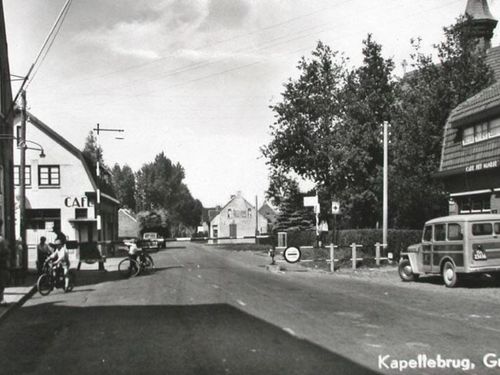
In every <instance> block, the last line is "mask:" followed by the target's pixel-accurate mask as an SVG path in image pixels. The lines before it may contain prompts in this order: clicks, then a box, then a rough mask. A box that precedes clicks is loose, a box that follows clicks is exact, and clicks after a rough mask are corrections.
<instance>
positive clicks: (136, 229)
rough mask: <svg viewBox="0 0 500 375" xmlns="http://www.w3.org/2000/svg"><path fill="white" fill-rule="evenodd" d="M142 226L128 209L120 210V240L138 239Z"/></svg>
mask: <svg viewBox="0 0 500 375" xmlns="http://www.w3.org/2000/svg"><path fill="white" fill-rule="evenodd" d="M140 231H141V228H140V225H139V222H138V221H137V219H136V218H135V216H134V213H133V212H132V211H130V210H128V209H126V208H120V209H119V210H118V238H138V237H139V235H140Z"/></svg>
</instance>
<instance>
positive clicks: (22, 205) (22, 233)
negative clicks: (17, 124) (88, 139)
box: [16, 90, 28, 271]
mask: <svg viewBox="0 0 500 375" xmlns="http://www.w3.org/2000/svg"><path fill="white" fill-rule="evenodd" d="M26 120H27V115H26V91H25V90H23V91H22V92H21V132H20V134H19V147H20V151H21V157H20V163H19V164H20V165H19V237H20V240H21V246H22V249H23V250H22V253H21V254H22V255H21V257H22V258H21V261H22V264H20V265H19V266H21V268H22V269H23V270H24V271H25V270H27V269H28V246H27V243H26V175H25V170H26ZM16 250H17V249H16Z"/></svg>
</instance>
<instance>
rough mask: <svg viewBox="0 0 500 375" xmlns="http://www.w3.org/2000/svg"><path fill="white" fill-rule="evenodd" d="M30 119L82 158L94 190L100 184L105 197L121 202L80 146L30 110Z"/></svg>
mask: <svg viewBox="0 0 500 375" xmlns="http://www.w3.org/2000/svg"><path fill="white" fill-rule="evenodd" d="M28 119H29V121H30V123H31V124H32V125H33V126H34V127H36V128H37V129H38V130H40V131H41V132H43V133H45V134H46V135H47V136H48V137H50V138H52V139H53V140H54V141H55V142H57V143H58V144H59V145H61V146H62V147H63V148H65V149H66V150H67V151H68V152H70V153H71V154H73V155H74V156H75V157H77V158H78V159H80V161H81V162H82V165H83V167H84V168H85V172H87V176H88V177H89V180H90V183H91V184H92V187H93V188H94V190H97V186H99V189H100V190H101V191H102V192H103V193H104V194H102V196H103V197H104V198H107V199H108V200H111V201H113V202H115V203H120V202H119V201H118V200H117V199H116V196H115V194H114V192H113V190H112V189H111V188H110V186H108V185H107V184H106V183H105V181H103V180H98V179H97V176H96V173H95V168H92V166H91V163H90V161H89V160H87V158H86V157H85V155H84V154H83V153H82V152H81V151H80V150H79V149H78V148H76V147H75V146H74V145H73V144H72V143H71V142H69V141H68V140H66V139H65V138H64V137H63V136H61V135H60V134H59V133H57V132H56V131H54V130H53V129H52V128H51V127H49V126H48V125H47V124H45V123H44V122H42V121H41V120H40V119H38V118H37V117H36V116H34V115H33V114H31V113H29V112H28Z"/></svg>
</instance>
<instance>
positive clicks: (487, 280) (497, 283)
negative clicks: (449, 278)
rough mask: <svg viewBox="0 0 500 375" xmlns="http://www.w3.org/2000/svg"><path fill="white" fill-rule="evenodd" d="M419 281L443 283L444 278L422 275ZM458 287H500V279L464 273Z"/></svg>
mask: <svg viewBox="0 0 500 375" xmlns="http://www.w3.org/2000/svg"><path fill="white" fill-rule="evenodd" d="M417 282H419V283H422V284H433V285H443V286H444V283H443V278H442V277H441V276H424V277H420V278H419V279H418V280H417ZM457 288H466V289H486V288H500V279H498V278H494V277H488V276H486V275H462V277H461V278H459V283H458V285H457Z"/></svg>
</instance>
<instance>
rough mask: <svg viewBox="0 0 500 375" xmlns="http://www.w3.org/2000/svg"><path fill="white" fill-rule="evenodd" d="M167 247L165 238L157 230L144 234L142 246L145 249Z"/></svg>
mask: <svg viewBox="0 0 500 375" xmlns="http://www.w3.org/2000/svg"><path fill="white" fill-rule="evenodd" d="M163 247H165V240H164V239H163V238H162V237H160V236H159V235H158V233H156V232H146V233H144V234H143V235H142V241H141V248H142V249H143V250H156V251H158V250H160V249H161V248H163Z"/></svg>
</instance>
